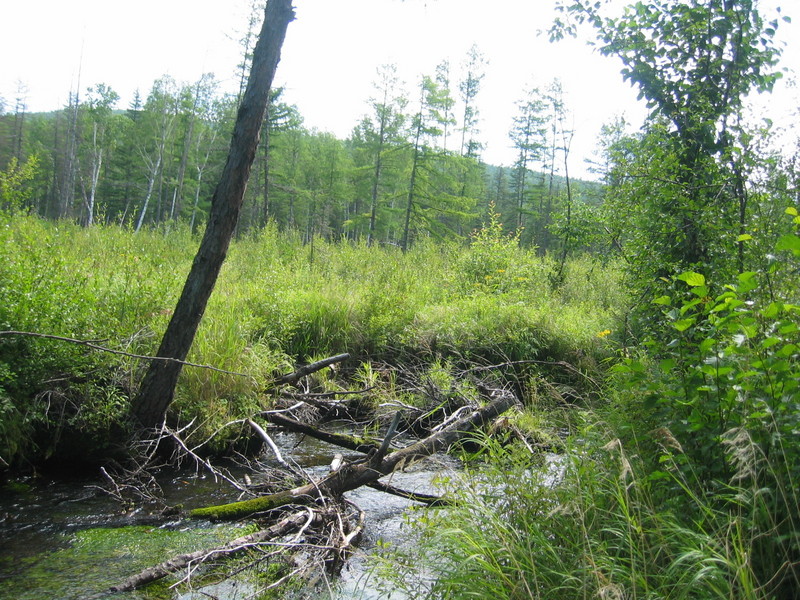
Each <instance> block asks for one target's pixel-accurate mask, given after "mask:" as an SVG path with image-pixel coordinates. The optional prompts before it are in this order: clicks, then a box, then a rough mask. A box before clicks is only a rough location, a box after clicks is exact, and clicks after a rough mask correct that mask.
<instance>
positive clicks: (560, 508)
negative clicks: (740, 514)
mask: <svg viewBox="0 0 800 600" xmlns="http://www.w3.org/2000/svg"><path fill="white" fill-rule="evenodd" d="M603 436H604V433H603V432H601V431H599V430H597V429H594V428H592V427H586V428H584V430H583V431H581V438H582V439H583V442H582V443H580V444H578V445H577V446H573V447H570V448H569V450H568V451H567V453H566V455H565V456H563V457H561V458H560V459H557V460H555V461H553V462H546V463H545V465H544V466H532V465H531V456H530V454H529V453H527V451H524V450H522V449H521V448H520V447H519V446H512V447H502V446H499V445H498V444H495V443H493V442H491V441H489V442H488V446H487V451H488V452H489V453H490V454H491V456H492V458H493V460H492V461H491V462H488V463H483V464H482V471H481V476H480V477H478V478H470V479H466V480H462V481H461V482H460V483H461V490H462V491H461V498H460V500H461V501H460V502H459V505H458V506H459V507H460V508H453V509H446V510H438V511H428V512H427V513H426V514H425V517H424V518H423V519H420V521H419V522H420V525H418V526H417V529H418V531H419V530H421V532H420V533H419V534H418V535H419V536H420V537H419V541H418V542H417V543H416V544H415V545H414V546H412V549H411V550H408V551H405V552H402V551H392V550H391V549H390V550H389V551H387V552H385V554H384V557H383V560H382V561H381V563H380V565H381V567H384V568H382V569H381V572H382V574H384V572H385V574H386V575H387V580H388V582H389V586H392V587H394V588H395V589H400V590H403V591H407V592H410V593H411V596H412V597H425V598H448V599H458V598H475V597H480V598H508V599H512V598H513V599H518V598H530V599H542V600H546V599H550V598H559V599H562V598H563V599H565V600H569V599H575V600H579V599H584V598H671V599H672V598H675V599H683V598H686V599H688V598H691V599H702V600H709V599H713V598H718V599H720V600H725V599H729V598H741V599H753V600H755V599H761V600H765V599H766V598H769V597H770V596H769V594H768V593H767V592H766V591H765V590H763V589H759V588H758V587H757V585H756V584H755V581H756V579H755V578H754V564H753V561H752V560H751V557H750V556H749V555H748V551H749V550H750V549H751V548H750V547H749V546H748V545H747V544H748V542H750V541H752V540H748V539H747V536H746V535H745V536H743V535H742V533H743V531H742V526H741V523H737V522H736V521H733V525H732V522H731V520H730V518H729V515H728V514H727V513H726V512H725V511H720V510H717V509H715V506H714V499H713V498H711V497H704V496H697V495H694V494H693V493H692V492H691V491H689V490H686V489H679V490H678V491H677V492H675V501H676V504H677V505H678V506H680V507H681V510H673V509H670V508H667V507H664V506H663V505H661V504H660V503H659V502H658V501H657V500H655V498H654V488H657V487H658V484H659V482H658V481H653V480H652V479H651V478H649V477H648V469H647V467H645V466H643V465H642V464H641V462H640V461H639V460H638V459H637V457H636V454H635V453H630V452H628V450H627V449H626V448H625V447H624V446H623V445H622V444H621V443H620V441H619V440H618V439H613V438H612V439H611V441H610V442H607V443H604V439H607V438H604V437H603ZM601 446H602V447H601ZM493 463H494V464H493ZM667 477H670V476H669V475H667ZM687 507H693V508H694V510H692V511H691V516H687ZM695 515H702V517H703V520H702V522H697V521H694V522H693V520H692V518H693V517H694V516H695ZM383 561H385V562H383ZM420 564H425V565H427V566H428V568H427V569H426V570H425V572H424V573H421V572H420V570H419V568H418V566H419V565H420ZM781 597H791V596H781Z"/></svg>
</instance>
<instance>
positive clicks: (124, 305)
mask: <svg viewBox="0 0 800 600" xmlns="http://www.w3.org/2000/svg"><path fill="white" fill-rule="evenodd" d="M0 225H1V226H0V254H2V256H0V325H2V327H1V328H2V329H3V330H6V331H8V330H14V331H24V332H34V333H42V334H48V335H53V336H62V337H66V338H73V339H80V340H92V341H94V342H95V343H96V344H98V345H102V346H105V347H108V348H111V349H114V350H118V351H123V352H127V353H130V354H138V355H150V354H153V353H155V351H156V348H157V345H158V342H159V340H160V336H161V334H162V332H163V331H164V329H165V327H166V323H167V322H168V319H169V316H170V314H171V310H172V308H173V306H174V304H175V302H176V300H177V296H178V294H179V292H180V289H181V286H182V285H183V281H184V278H185V275H186V274H187V273H188V270H189V267H190V264H191V260H192V258H193V256H194V252H195V250H196V247H197V243H198V239H197V237H196V236H192V235H191V234H190V232H189V231H188V230H187V229H186V228H184V227H180V226H178V227H173V228H171V230H169V231H166V230H153V231H140V232H139V233H134V232H132V231H130V230H125V229H119V228H115V227H93V228H88V229H86V228H81V227H78V226H75V225H72V224H69V223H58V224H53V223H48V222H44V221H41V220H38V219H36V218H32V217H26V216H21V215H15V216H10V215H4V216H3V220H2V223H1V224H0ZM554 270H555V265H553V264H552V263H551V262H550V261H548V260H546V259H542V258H539V257H537V256H536V255H535V253H534V252H531V251H525V250H521V249H519V248H518V247H517V245H516V243H515V242H514V240H512V239H510V238H504V237H503V236H502V235H500V234H497V235H485V236H483V237H482V238H481V239H480V240H477V241H476V243H473V244H472V246H471V247H469V248H467V247H464V246H461V245H455V244H452V245H447V244H433V243H420V244H417V245H416V246H415V247H414V248H413V249H412V250H410V251H409V252H408V253H405V254H404V253H402V252H400V250H399V249H397V248H395V247H375V248H368V247H367V246H366V245H363V244H362V245H359V244H352V243H347V242H341V243H336V244H334V243H327V242H324V241H321V240H315V241H314V243H313V244H306V245H304V244H302V243H301V242H300V240H299V239H298V238H297V237H295V236H294V235H292V234H284V233H280V232H278V231H276V230H275V229H274V228H267V229H266V230H264V231H263V232H260V233H258V234H256V235H249V236H247V237H245V238H243V239H239V240H237V241H236V242H235V243H234V244H233V246H232V248H231V251H230V255H229V258H228V261H227V262H226V264H225V267H224V269H223V272H222V275H221V278H220V281H219V282H218V284H217V287H216V289H215V292H214V294H213V296H212V299H211V302H210V304H209V307H208V310H207V312H206V315H205V317H204V320H203V323H202V325H201V327H200V330H199V332H198V335H197V337H196V340H195V343H194V346H193V348H192V351H191V353H190V355H189V357H188V360H189V361H191V362H194V363H199V364H205V365H211V366H214V367H217V368H218V369H224V370H226V371H231V372H232V373H221V372H219V371H212V370H209V369H200V368H186V369H184V372H183V374H182V376H181V380H180V382H179V386H178V390H177V393H176V400H175V403H174V405H173V413H172V415H171V418H172V419H173V420H174V421H176V422H188V421H190V420H192V419H195V420H196V423H198V424H199V425H200V426H201V428H202V429H204V430H207V431H211V430H213V429H214V428H215V427H216V426H218V425H219V424H221V423H224V422H226V421H228V420H230V419H235V418H238V417H241V416H243V415H246V414H248V413H249V412H250V411H252V410H253V409H255V408H258V407H261V406H264V405H265V404H266V403H268V402H269V399H268V398H265V397H264V394H263V390H264V388H265V387H266V386H267V384H268V382H269V380H270V379H271V377H273V376H274V375H275V374H276V373H283V372H287V371H290V370H292V368H293V365H294V364H296V363H298V362H304V361H308V360H311V359H314V358H319V357H322V356H327V355H332V354H337V353H341V352H350V353H351V354H352V355H353V356H354V357H355V360H354V364H353V365H351V368H352V370H353V371H354V372H358V373H361V375H362V377H363V374H364V373H365V372H367V371H369V370H370V366H369V365H370V364H371V363H373V362H375V363H377V362H379V361H381V362H388V363H395V364H396V363H400V362H403V363H406V364H412V363H414V364H422V365H429V364H434V363H436V364H438V362H437V361H445V362H446V363H447V364H448V365H449V367H448V368H450V369H451V370H454V371H455V370H457V369H459V368H461V369H463V368H465V367H466V366H470V365H475V364H496V363H502V362H509V361H516V360H531V359H536V360H542V361H568V362H569V363H571V364H574V365H576V366H577V367H578V369H583V370H589V371H590V370H592V369H596V367H597V364H598V362H599V361H601V360H602V359H603V358H604V357H606V356H608V354H609V344H608V341H607V338H605V337H603V336H600V337H598V334H599V333H602V332H605V331H607V330H609V329H614V328H615V325H614V322H615V314H614V311H615V310H616V308H617V307H618V306H620V305H621V299H622V291H621V286H620V285H619V280H620V277H621V275H620V273H619V270H618V269H617V268H616V266H615V265H604V264H601V263H598V262H595V261H592V260H591V259H589V258H586V259H578V260H575V261H573V262H571V263H570V264H569V265H568V268H567V270H566V278H565V280H564V282H563V284H562V285H560V287H559V288H558V289H557V290H554V289H553V287H552V285H551V281H552V279H553V277H552V275H553V272H554ZM362 362H363V363H366V367H363V366H362V367H360V368H359V367H358V363H362ZM143 367H144V363H143V361H142V360H139V359H136V358H131V357H127V356H123V355H118V354H110V353H105V352H99V351H96V350H91V349H89V348H87V347H85V346H82V345H77V344H72V343H67V342H61V341H56V340H52V339H39V338H33V337H27V336H8V335H4V336H0V457H1V458H2V460H3V462H4V463H5V464H6V465H11V464H14V463H15V462H16V463H17V464H20V462H21V461H23V460H27V459H30V460H34V461H38V460H41V459H43V458H47V457H49V456H52V455H54V454H56V453H63V452H69V453H70V454H74V455H81V454H83V453H85V452H89V451H92V452H97V451H100V452H102V449H103V448H105V447H106V446H107V444H108V442H109V441H110V440H111V439H112V438H113V437H114V435H116V432H117V431H118V427H120V426H121V424H122V423H123V420H124V417H125V414H126V409H127V403H128V399H129V398H130V396H131V395H132V393H134V391H135V389H136V385H137V382H138V380H139V377H140V376H141V374H142V370H143ZM233 373H236V374H233ZM516 376H517V377H518V379H520V380H524V381H528V380H529V378H530V377H531V376H532V371H530V370H527V371H526V370H519V371H518V372H517V373H516Z"/></svg>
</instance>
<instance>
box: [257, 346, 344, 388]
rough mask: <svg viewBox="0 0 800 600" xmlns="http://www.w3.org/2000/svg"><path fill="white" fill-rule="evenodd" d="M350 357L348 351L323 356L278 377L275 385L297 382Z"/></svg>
mask: <svg viewBox="0 0 800 600" xmlns="http://www.w3.org/2000/svg"><path fill="white" fill-rule="evenodd" d="M348 358H350V355H349V354H347V353H344V354H337V355H336V356H330V357H328V358H323V359H322V360H318V361H317V362H313V363H311V364H310V365H305V366H303V367H300V368H299V369H297V370H296V371H295V372H294V373H289V374H287V375H281V376H280V377H278V378H277V379H276V380H275V381H274V382H273V386H274V387H278V386H281V385H287V384H292V383H297V382H298V381H300V380H301V379H302V378H303V377H306V376H308V375H311V374H312V373H316V372H317V371H321V370H322V369H324V368H325V367H330V366H331V365H335V364H336V363H338V362H342V361H344V360H347V359H348Z"/></svg>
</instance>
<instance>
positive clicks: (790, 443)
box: [615, 208, 800, 595]
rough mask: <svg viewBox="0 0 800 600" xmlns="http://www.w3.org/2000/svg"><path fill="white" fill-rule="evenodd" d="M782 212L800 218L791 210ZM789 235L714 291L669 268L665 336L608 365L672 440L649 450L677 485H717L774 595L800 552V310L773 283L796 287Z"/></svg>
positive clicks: (790, 577) (649, 422)
mask: <svg viewBox="0 0 800 600" xmlns="http://www.w3.org/2000/svg"><path fill="white" fill-rule="evenodd" d="M787 212H788V213H789V214H790V216H792V217H794V221H795V227H796V226H797V221H798V219H797V217H796V216H795V215H796V210H795V209H794V208H790V209H789V210H788V211H787ZM796 235H797V234H796V233H793V234H788V236H783V237H781V238H780V239H779V240H778V242H777V244H776V254H777V257H776V258H775V260H774V261H773V263H772V264H771V266H770V268H769V269H767V270H766V271H765V272H762V273H756V272H745V273H741V274H739V276H738V278H737V281H736V283H734V284H729V285H725V286H723V287H722V288H719V289H716V290H715V289H714V287H715V286H714V285H713V282H710V281H708V280H707V278H706V277H704V276H703V275H702V274H700V273H696V272H692V271H687V272H684V273H681V274H680V275H678V276H677V277H675V278H674V280H673V282H672V293H671V294H665V295H662V296H660V297H658V298H656V299H655V301H654V302H655V304H656V305H657V306H659V307H660V308H661V310H662V312H663V316H664V321H663V326H664V327H665V328H667V330H668V331H670V332H671V334H672V335H670V336H669V337H663V336H662V337H660V338H656V339H652V340H650V341H649V342H648V343H647V347H648V357H647V358H646V359H626V360H625V361H624V362H622V363H621V364H620V365H618V366H617V367H616V368H615V371H616V375H617V379H616V380H615V381H616V383H617V384H618V385H620V386H621V387H623V388H627V389H628V390H632V391H633V392H634V393H635V394H636V395H637V396H639V397H641V398H643V399H644V404H643V405H642V407H641V409H640V410H641V413H640V414H641V415H642V416H643V417H644V418H643V422H644V424H645V425H644V426H650V427H653V428H660V430H661V431H664V432H667V433H665V434H664V435H666V436H667V437H668V438H669V439H670V440H671V442H670V445H669V447H670V448H671V449H672V451H665V452H657V453H655V455H656V456H659V457H660V460H661V461H662V462H663V461H665V460H667V459H669V460H670V461H674V463H675V466H676V471H677V472H678V473H679V476H678V478H677V479H676V480H675V482H674V483H675V485H674V486H673V488H678V487H689V488H691V489H693V490H713V491H715V492H716V493H718V494H720V498H719V501H720V503H721V506H722V507H723V510H725V511H728V512H729V514H731V518H733V517H734V516H736V517H738V518H741V519H743V527H744V528H745V529H746V531H747V534H746V543H747V544H748V546H749V547H748V549H747V552H748V553H749V554H750V555H751V561H752V564H751V568H752V570H753V576H754V577H755V581H756V582H757V585H758V586H763V588H764V589H765V590H772V591H774V593H778V594H779V595H780V594H781V593H785V590H787V589H791V588H792V587H793V586H796V584H797V579H798V573H797V571H796V568H795V567H794V566H791V565H796V564H797V559H798V556H800V539H798V536H797V531H798V524H799V523H800V514H798V510H797V508H798V506H800V503H799V502H798V501H799V500H800V498H798V496H797V489H798V487H797V486H798V482H799V481H800V468H799V467H798V465H800V443H798V437H797V432H798V430H800V369H799V368H798V358H800V307H799V306H798V305H796V304H794V303H793V300H794V297H795V291H796V287H793V288H792V292H791V293H790V295H789V296H788V297H782V296H779V295H777V294H776V287H775V286H773V285H772V280H773V279H776V280H778V279H783V280H784V281H786V280H788V281H793V282H795V283H794V285H795V286H796V279H797V277H796V272H797V271H796V268H797V264H798V263H797V258H800V248H797V247H795V243H794V239H795V237H796ZM785 289H788V288H785ZM627 421H628V423H629V425H628V427H632V428H633V429H634V430H639V431H640V430H641V428H642V427H643V425H637V424H636V422H635V420H633V419H630V417H628V419H627ZM674 450H678V452H674ZM654 469H655V470H654V472H653V474H652V476H653V477H661V476H663V475H664V474H663V472H662V471H661V470H659V468H655V467H654ZM664 493H665V496H667V497H668V495H669V492H664ZM698 493H699V492H698ZM723 499H724V500H723Z"/></svg>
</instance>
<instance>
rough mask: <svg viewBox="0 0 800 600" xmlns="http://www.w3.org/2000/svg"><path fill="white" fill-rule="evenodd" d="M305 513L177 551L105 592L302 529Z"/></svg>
mask: <svg viewBox="0 0 800 600" xmlns="http://www.w3.org/2000/svg"><path fill="white" fill-rule="evenodd" d="M308 514H309V511H307V510H301V511H298V512H295V513H293V514H291V515H289V516H288V517H286V518H284V519H282V520H280V521H279V522H277V523H276V524H275V525H273V526H272V527H269V528H267V529H262V530H260V531H257V532H255V533H251V534H249V535H245V536H242V537H238V538H236V539H235V540H232V541H230V542H228V543H227V544H225V545H223V546H219V547H218V548H212V549H206V550H198V551H197V552H189V553H187V554H180V555H178V556H175V557H173V558H171V559H170V560H167V561H164V562H163V563H161V564H160V565H156V566H154V567H150V568H147V569H145V570H144V571H142V572H140V573H137V574H136V575H133V576H131V577H128V579H126V580H125V581H123V582H122V583H120V584H118V585H115V586H112V587H111V588H110V589H109V592H129V591H132V590H135V589H138V588H140V587H142V586H145V585H147V584H148V583H152V582H153V581H156V580H158V579H161V578H163V577H166V576H167V575H169V574H171V573H174V572H176V571H179V570H181V569H184V568H186V567H192V566H196V563H198V562H199V561H202V562H206V561H208V560H210V559H212V558H217V557H219V556H227V555H231V554H235V553H237V552H241V551H242V550H245V549H247V548H251V547H253V546H254V545H256V544H259V543H260V542H264V541H267V540H271V539H274V538H278V537H281V536H283V535H287V534H289V533H291V532H292V531H294V530H297V529H299V528H303V527H304V526H306V527H307V525H306V523H308V524H309V525H310V522H309V516H308ZM316 518H319V517H318V516H317V515H314V516H313V519H316ZM98 597H99V596H98Z"/></svg>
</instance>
